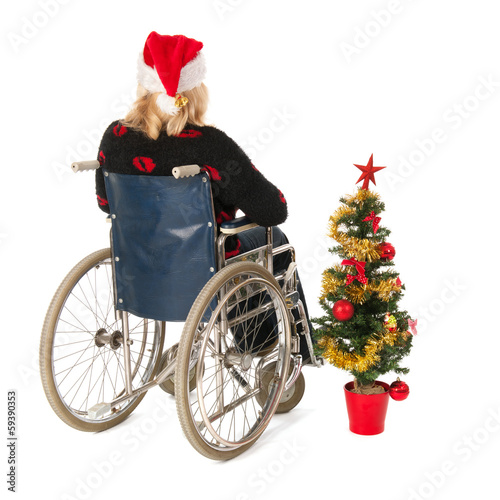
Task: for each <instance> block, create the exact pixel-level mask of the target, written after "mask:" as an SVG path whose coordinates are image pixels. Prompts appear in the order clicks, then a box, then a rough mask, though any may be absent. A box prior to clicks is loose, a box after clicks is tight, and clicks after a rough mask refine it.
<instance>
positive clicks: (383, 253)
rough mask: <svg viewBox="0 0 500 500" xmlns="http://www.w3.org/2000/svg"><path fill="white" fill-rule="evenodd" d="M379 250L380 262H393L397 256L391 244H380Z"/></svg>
mask: <svg viewBox="0 0 500 500" xmlns="http://www.w3.org/2000/svg"><path fill="white" fill-rule="evenodd" d="M378 249H379V250H380V260H392V259H394V256H395V255H396V249H395V248H394V247H393V246H392V245H391V244H390V243H387V242H384V243H380V245H379V246H378Z"/></svg>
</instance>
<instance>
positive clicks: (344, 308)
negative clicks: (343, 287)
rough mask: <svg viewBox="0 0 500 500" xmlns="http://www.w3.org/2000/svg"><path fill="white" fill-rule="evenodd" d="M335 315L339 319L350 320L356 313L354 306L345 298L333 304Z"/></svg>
mask: <svg viewBox="0 0 500 500" xmlns="http://www.w3.org/2000/svg"><path fill="white" fill-rule="evenodd" d="M332 312H333V317H334V318H335V319H336V320H338V321H348V320H350V319H351V318H352V317H353V315H354V306H353V305H352V304H351V303H350V302H349V301H348V300H345V299H341V300H337V302H335V304H333V309H332Z"/></svg>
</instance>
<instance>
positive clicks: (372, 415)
mask: <svg viewBox="0 0 500 500" xmlns="http://www.w3.org/2000/svg"><path fill="white" fill-rule="evenodd" d="M375 384H377V385H381V386H382V387H383V388H384V389H385V392H382V393H380V394H356V393H354V392H350V391H351V389H353V388H354V382H349V383H347V384H346V385H345V386H344V393H345V400H346V404H347V414H348V416H349V429H350V430H351V432H354V433H355V434H363V435H364V436H370V435H372V434H380V433H381V432H384V425H385V416H386V414H387V406H388V405H389V384H386V383H385V382H379V381H378V380H377V381H376V382H375Z"/></svg>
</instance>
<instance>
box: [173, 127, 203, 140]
mask: <svg viewBox="0 0 500 500" xmlns="http://www.w3.org/2000/svg"><path fill="white" fill-rule="evenodd" d="M200 135H201V132H200V131H199V130H193V129H190V128H189V129H185V130H183V131H182V132H181V133H180V134H179V135H178V137H189V138H191V139H194V138H195V137H200Z"/></svg>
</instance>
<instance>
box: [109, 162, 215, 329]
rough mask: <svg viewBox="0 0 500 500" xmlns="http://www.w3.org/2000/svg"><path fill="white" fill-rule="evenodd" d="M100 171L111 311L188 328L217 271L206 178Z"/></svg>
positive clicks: (200, 176)
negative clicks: (105, 205)
mask: <svg viewBox="0 0 500 500" xmlns="http://www.w3.org/2000/svg"><path fill="white" fill-rule="evenodd" d="M103 171H104V181H105V185H106V192H107V195H108V202H109V207H110V213H111V220H112V227H111V240H112V256H113V265H114V271H115V273H114V275H115V292H116V293H115V300H116V308H117V309H118V310H121V311H127V312H129V313H132V314H134V315H135V316H138V317H141V318H149V319H154V320H158V321H185V320H186V317H187V315H188V313H189V310H190V308H191V306H192V304H193V302H194V300H195V299H196V297H197V295H198V294H199V292H200V291H201V289H202V288H203V286H204V285H205V284H206V283H207V281H208V280H209V279H210V278H211V277H212V276H213V275H214V274H215V272H216V270H217V268H216V255H215V243H216V237H217V231H216V228H217V226H216V222H215V217H214V209H213V201H212V192H211V188H210V182H209V177H208V174H206V173H201V174H199V175H195V176H193V177H184V178H179V179H176V178H174V177H171V176H149V175H126V174H117V173H112V172H108V171H106V170H105V169H103Z"/></svg>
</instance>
